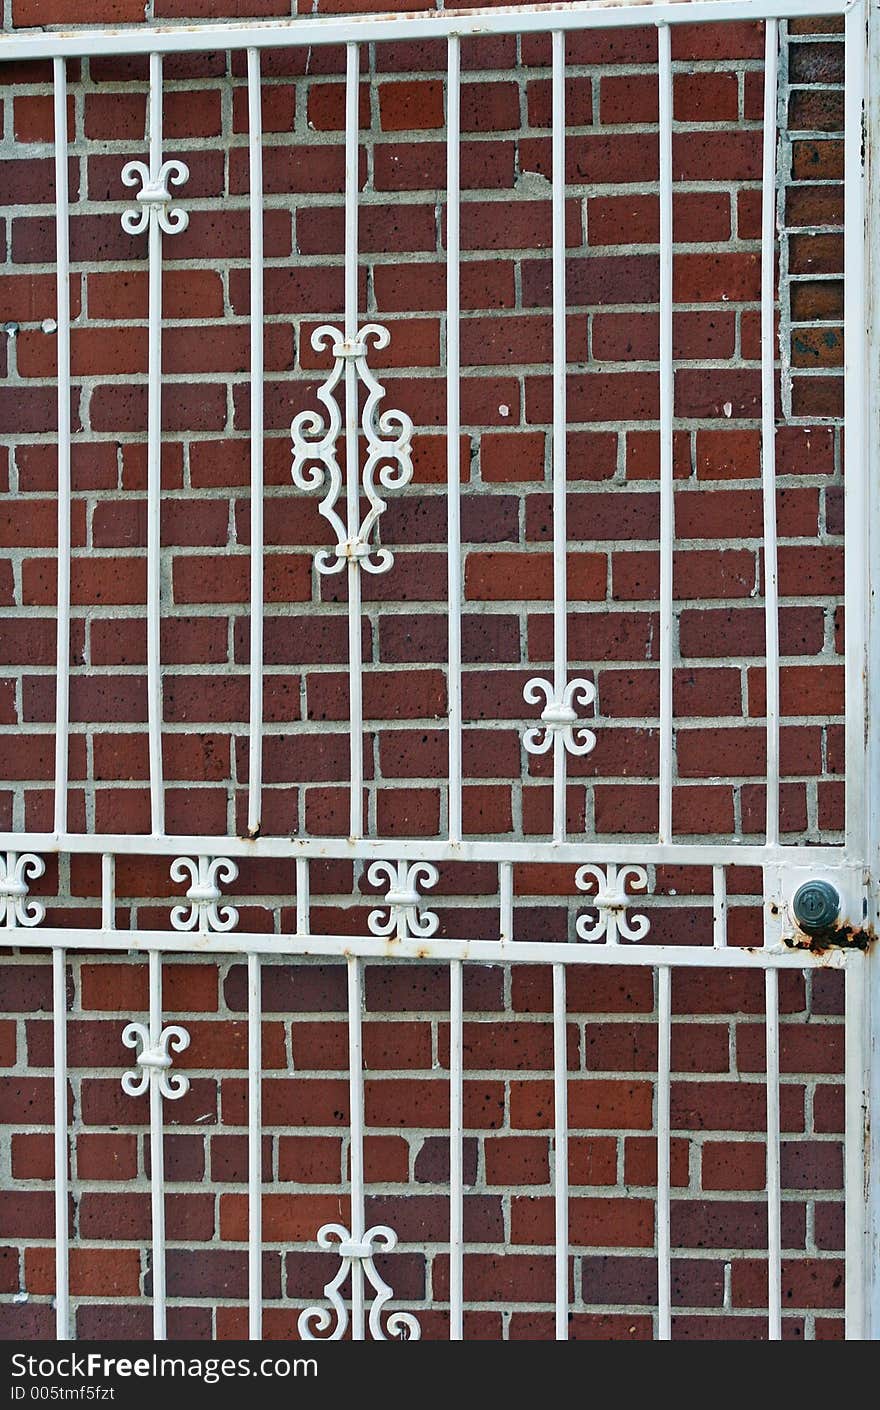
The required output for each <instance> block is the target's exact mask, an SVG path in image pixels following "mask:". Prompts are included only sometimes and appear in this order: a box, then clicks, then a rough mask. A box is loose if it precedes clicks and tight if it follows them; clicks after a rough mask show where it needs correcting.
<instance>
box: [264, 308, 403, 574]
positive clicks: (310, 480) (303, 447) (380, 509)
mask: <svg viewBox="0 0 880 1410" xmlns="http://www.w3.org/2000/svg"><path fill="white" fill-rule="evenodd" d="M370 340H372V341H373V343H374V345H375V347H376V348H377V349H379V348H386V347H387V346H388V344H389V343H390V341H391V334H390V333H389V331H388V329H387V328H383V327H382V326H381V325H380V324H378V323H368V324H367V325H366V326H365V327H364V328H362V329H361V331H360V333H358V335H357V337H356V338H354V339H353V340H352V341H346V339H345V335H344V334H343V333H342V332H340V330H339V329H338V328H334V327H332V326H331V325H330V324H329V323H323V324H322V325H321V327H320V328H316V329H315V331H314V333H313V334H312V347H313V348H314V349H315V351H316V352H320V351H322V350H323V349H324V348H325V347H327V346H328V345H329V346H330V349H331V352H332V353H333V356H334V358H335V359H336V361H335V364H334V367H333V370H332V372H331V373H330V375H329V376H328V377H327V379H326V381H325V382H324V384H323V386H321V387H319V388H318V400H319V401H321V402H323V404H324V406H325V408H326V413H327V414H326V417H324V416H322V414H321V413H320V412H319V411H301V412H300V413H299V415H298V416H295V417H294V418H293V421H292V422H291V426H290V434H291V438H292V440H293V468H292V475H293V483H294V484H295V485H296V486H297V487H298V488H299V489H301V490H317V489H323V490H324V498H323V499H322V500H321V503H320V504H319V505H318V513H319V514H323V516H324V518H325V519H326V520H327V522H328V524H329V525H330V527H331V529H332V530H333V532H334V534H335V535H336V545H335V547H334V548H333V549H326V548H322V549H319V551H318V552H317V553H316V554H315V567H316V568H317V570H318V572H319V573H338V572H339V571H340V569H341V568H342V565H343V564H344V563H346V562H349V563H354V564H356V565H357V566H358V567H361V568H364V569H366V571H367V572H368V573H384V572H386V571H387V570H388V569H389V568H390V567H391V565H392V563H393V562H394V554H393V553H392V552H391V550H390V549H389V548H380V547H378V546H377V545H376V543H375V542H374V535H375V533H376V529H377V527H378V523H379V519H380V517H381V516H382V514H384V512H385V509H386V502H385V500H384V499H383V498H382V496H381V495H380V494H379V492H378V490H377V488H376V480H377V479H378V481H379V484H380V485H381V486H382V487H383V489H386V490H399V489H402V488H403V486H404V485H407V484H409V482H410V480H411V479H412V473H413V467H412V451H411V449H410V441H411V439H412V431H413V423H412V421H411V420H410V418H409V417H408V416H407V415H406V414H405V413H404V412H402V411H383V412H381V413H378V414H377V412H378V406H379V402H380V401H381V400H382V398H383V397H384V395H385V388H384V387H383V386H382V384H381V382H378V381H377V380H376V378H375V376H374V375H373V373H372V372H371V371H370V369H369V367H368V366H367V356H368V353H369V344H370ZM349 360H350V361H353V362H354V366H355V371H356V373H357V376H358V377H360V379H361V381H362V382H363V383H364V386H365V387H366V389H367V397H366V401H365V402H364V407H363V411H362V412H361V429H362V431H363V434H364V438H365V439H366V443H367V458H366V461H365V463H364V469H363V482H362V483H363V493H364V495H365V496H366V498H367V502H368V504H369V506H370V507H369V509H368V510H367V513H366V514H365V515H364V518H363V520H362V521H361V524H360V527H359V528H358V530H357V534H356V536H355V537H354V538H353V539H352V538H349V535H348V529H347V528H346V525H345V523H344V522H343V520H342V517H341V516H340V515H339V514H338V513H337V511H336V504H337V502H338V500H339V498H340V496H341V495H342V492H343V477H342V470H341V469H340V466H339V458H338V455H337V450H336V445H337V441H338V440H339V436H340V433H341V431H342V413H341V411H340V409H339V404H338V402H337V400H336V389H337V387H338V386H339V383H340V381H341V379H342V374H343V371H344V369H345V365H346V362H347V361H349ZM355 473H356V472H355V467H354V466H349V467H348V474H349V475H353V474H355Z"/></svg>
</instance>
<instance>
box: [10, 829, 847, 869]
mask: <svg viewBox="0 0 880 1410" xmlns="http://www.w3.org/2000/svg"><path fill="white" fill-rule="evenodd" d="M0 850H2V851H10V850H12V851H19V852H24V851H27V852H38V853H40V852H46V853H59V852H60V853H65V852H69V853H73V854H77V855H82V854H83V853H86V854H91V855H93V856H97V855H112V856H119V857H122V856H136V857H179V856H181V855H182V854H184V853H196V854H201V855H202V856H206V855H207V856H219V855H220V854H221V853H222V854H223V855H224V856H228V857H254V858H268V857H290V858H296V857H316V858H321V857H324V858H328V857H330V858H341V857H348V858H359V857H362V858H364V859H365V860H366V859H369V858H374V857H383V858H384V857H388V856H390V855H393V856H395V857H397V858H401V859H402V858H412V859H413V860H417V859H421V858H429V859H430V860H431V861H435V862H439V861H447V862H497V863H502V862H513V863H520V864H524V863H527V862H542V863H544V862H570V863H571V865H572V866H578V865H580V864H581V863H582V862H588V861H601V862H639V863H641V864H642V865H643V866H652V865H655V864H657V863H662V862H668V863H675V864H676V865H678V866H716V865H717V866H730V867H760V866H771V865H773V864H775V863H781V862H784V863H786V864H787V865H789V866H793V867H794V866H840V865H842V864H843V863H844V862H846V861H847V860H848V859H849V852H848V851H847V849H846V848H844V847H843V846H824V847H802V846H791V847H785V846H778V847H765V846H762V845H760V844H757V843H756V844H754V845H745V846H740V845H738V844H737V843H731V842H727V843H724V842H707V843H702V842H605V841H603V840H602V839H601V838H584V839H583V840H582V841H579V842H546V841H541V840H539V839H537V838H535V839H534V840H533V841H529V842H490V841H484V840H482V839H476V838H475V839H473V840H472V839H470V838H467V839H464V840H462V841H461V842H450V841H449V840H448V838H445V837H418V838H414V837H384V838H383V837H359V838H350V837H257V838H248V837H223V836H221V835H220V834H217V835H216V836H213V837H204V836H197V837H184V836H180V837H169V836H165V837H150V836H148V835H147V834H146V833H83V832H71V833H64V834H62V835H60V836H58V835H57V834H55V833H51V832H3V833H0ZM862 860H863V859H862V858H861V857H860V856H859V855H858V854H853V862H854V863H861V862H862Z"/></svg>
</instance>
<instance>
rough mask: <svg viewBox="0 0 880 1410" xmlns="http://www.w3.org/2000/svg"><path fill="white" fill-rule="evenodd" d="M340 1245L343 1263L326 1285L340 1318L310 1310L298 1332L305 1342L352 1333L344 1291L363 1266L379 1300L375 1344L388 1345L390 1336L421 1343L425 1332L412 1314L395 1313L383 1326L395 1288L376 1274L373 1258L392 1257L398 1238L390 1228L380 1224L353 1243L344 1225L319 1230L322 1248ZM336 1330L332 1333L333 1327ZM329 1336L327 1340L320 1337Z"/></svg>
mask: <svg viewBox="0 0 880 1410" xmlns="http://www.w3.org/2000/svg"><path fill="white" fill-rule="evenodd" d="M334 1243H338V1244H339V1250H338V1251H339V1256H340V1258H341V1259H342V1262H341V1264H340V1267H339V1271H338V1272H337V1274H336V1276H335V1278H333V1279H331V1281H330V1282H329V1283H326V1284H325V1285H324V1296H325V1297H326V1298H327V1299H328V1301H329V1302H330V1304H331V1306H332V1308H333V1312H335V1314H336V1318H335V1326H334V1325H333V1323H334V1317H333V1312H331V1311H330V1310H329V1309H328V1308H326V1307H317V1306H316V1307H306V1308H304V1309H303V1311H302V1312H301V1313H300V1314H299V1321H298V1324H297V1325H298V1329H299V1334H300V1337H301V1338H302V1340H303V1341H320V1340H325V1341H340V1340H341V1339H342V1337H344V1336H345V1333H346V1331H347V1330H348V1321H349V1318H348V1309H347V1307H346V1306H345V1303H344V1302H343V1300H342V1297H341V1294H340V1289H341V1288H342V1286H343V1284H344V1282H345V1280H346V1278H347V1277H348V1276H349V1273H350V1272H351V1269H352V1265H353V1264H355V1263H359V1264H360V1266H361V1268H362V1269H363V1273H364V1276H365V1277H366V1279H367V1282H368V1283H369V1284H370V1286H371V1287H372V1289H373V1291H374V1292H375V1294H376V1296H375V1297H374V1298H373V1301H372V1304H371V1306H370V1316H369V1323H368V1325H369V1328H370V1336H371V1337H372V1338H373V1341H388V1339H389V1336H390V1337H394V1338H395V1340H399V1341H418V1340H419V1339H420V1337H421V1335H422V1332H421V1328H420V1326H419V1324H418V1321H417V1320H416V1318H415V1317H414V1316H413V1315H412V1313H411V1312H391V1313H389V1314H388V1317H387V1319H386V1322H385V1326H384V1327H383V1326H382V1313H383V1310H384V1308H385V1305H386V1303H387V1302H389V1301H390V1299H391V1298H392V1296H393V1293H392V1291H391V1288H390V1287H389V1286H388V1284H387V1283H386V1282H385V1280H384V1278H382V1277H381V1276H380V1274H379V1273H378V1272H377V1271H376V1265H375V1263H374V1262H373V1257H374V1255H375V1254H377V1253H390V1252H391V1250H392V1249H393V1248H396V1246H397V1235H396V1234H395V1232H394V1230H393V1229H389V1228H388V1226H387V1225H386V1224H376V1225H374V1226H373V1228H372V1229H367V1231H366V1233H365V1234H364V1236H363V1238H362V1239H353V1238H352V1236H351V1234H350V1233H349V1232H348V1230H347V1229H346V1228H345V1226H344V1225H343V1224H325V1225H324V1227H323V1228H322V1229H319V1230H318V1247H319V1248H322V1249H328V1250H329V1249H332V1247H333V1245H334ZM331 1326H332V1327H333V1330H332V1331H330V1330H329V1329H330V1327H331ZM324 1332H329V1335H328V1336H326V1337H321V1336H318V1335H316V1333H324Z"/></svg>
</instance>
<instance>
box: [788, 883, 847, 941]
mask: <svg viewBox="0 0 880 1410" xmlns="http://www.w3.org/2000/svg"><path fill="white" fill-rule="evenodd" d="M791 909H792V913H793V915H794V918H795V920H796V921H797V923H798V925H799V926H800V928H801V930H803V931H804V932H805V934H807V935H822V934H824V932H826V931H828V930H832V929H833V928H834V925H835V924H836V922H837V918H838V916H839V915H840V895H839V894H838V892H837V889H836V888H835V887H834V886H832V884H831V882H830V881H805V882H804V883H803V885H802V886H799V887H798V889H797V891H795V893H794V896H793V897H792V902H791Z"/></svg>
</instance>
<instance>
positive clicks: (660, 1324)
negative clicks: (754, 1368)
mask: <svg viewBox="0 0 880 1410" xmlns="http://www.w3.org/2000/svg"><path fill="white" fill-rule="evenodd" d="M767 973H768V974H769V973H770V971H769V970H768V971H767ZM774 976H775V971H774ZM671 1045H672V970H671V968H670V966H669V965H667V964H662V965H660V966H659V967H658V969H657V1331H658V1339H659V1340H660V1341H670V1340H671V1339H672V1268H671V1253H670V1227H669V1184H670V1171H669V1162H670V1114H669V1099H670V1082H671V1072H672V1056H671V1052H672V1047H671Z"/></svg>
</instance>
